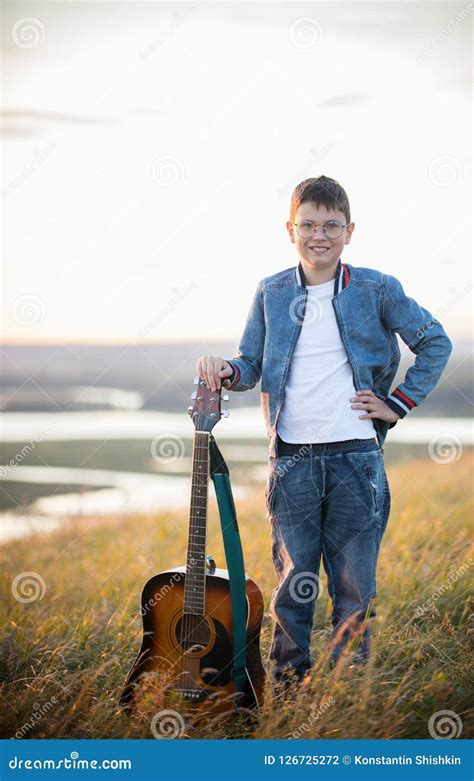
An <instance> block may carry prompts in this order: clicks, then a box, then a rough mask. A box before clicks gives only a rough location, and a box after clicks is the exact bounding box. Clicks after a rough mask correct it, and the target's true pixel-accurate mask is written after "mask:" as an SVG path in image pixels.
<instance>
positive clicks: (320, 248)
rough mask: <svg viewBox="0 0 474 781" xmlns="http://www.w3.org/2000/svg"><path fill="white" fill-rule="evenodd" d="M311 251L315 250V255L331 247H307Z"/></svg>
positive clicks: (322, 253)
mask: <svg viewBox="0 0 474 781" xmlns="http://www.w3.org/2000/svg"><path fill="white" fill-rule="evenodd" d="M309 249H310V250H311V252H315V253H316V255H324V253H325V252H328V251H329V250H330V249H331V247H309Z"/></svg>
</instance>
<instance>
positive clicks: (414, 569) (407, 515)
mask: <svg viewBox="0 0 474 781" xmlns="http://www.w3.org/2000/svg"><path fill="white" fill-rule="evenodd" d="M388 473H389V480H390V487H391V494H392V512H391V517H390V520H389V524H388V527H387V531H386V534H385V536H384V539H383V542H382V550H381V556H380V561H379V569H378V595H377V612H378V616H377V619H376V623H375V627H374V636H373V637H374V639H373V649H372V657H371V660H370V662H369V663H368V665H366V666H365V667H364V668H362V669H356V670H353V669H350V668H349V666H348V664H346V663H345V662H344V663H343V664H342V665H341V666H340V667H339V668H337V669H335V670H332V671H331V670H330V669H329V667H328V663H327V657H326V646H327V638H328V635H329V624H330V604H329V603H328V601H327V599H326V598H325V597H323V598H322V599H321V600H320V602H318V605H317V609H316V613H315V624H314V635H313V639H314V648H313V652H314V654H315V655H316V656H318V661H317V662H316V664H315V666H314V669H313V671H312V674H311V676H310V679H309V680H308V682H307V684H306V686H305V687H303V688H302V689H301V691H300V692H299V694H298V695H297V698H296V700H295V701H294V702H293V703H292V704H287V705H285V704H284V703H281V702H275V700H273V699H272V697H271V696H267V697H266V702H265V706H264V708H263V711H262V713H261V718H260V722H259V724H258V726H256V728H255V729H254V730H253V731H249V730H248V728H247V727H245V725H243V724H238V723H236V724H235V725H234V726H233V728H232V731H231V732H230V733H229V732H228V733H227V734H228V735H229V736H231V737H236V736H245V735H247V736H249V737H254V738H275V737H277V738H288V737H292V736H293V737H301V738H318V737H325V738H427V737H429V732H428V720H429V718H430V716H431V715H432V714H433V713H435V712H438V711H441V710H450V711H454V712H455V713H457V714H458V715H459V717H460V718H461V719H462V721H463V733H462V737H469V735H471V736H472V727H471V726H470V723H469V714H468V702H469V701H471V700H472V686H471V684H472V677H471V669H472V668H471V666H470V661H471V659H472V657H471V656H470V645H469V640H470V629H471V627H470V625H469V621H470V619H472V611H473V609H472V605H471V607H469V603H468V599H469V581H470V579H471V578H470V575H471V573H472V565H473V564H474V558H473V553H472V550H470V549H469V538H470V528H471V524H470V522H471V518H472V507H471V506H470V493H471V491H472V454H471V452H470V451H469V450H468V449H465V451H464V454H463V456H462V458H461V459H460V460H459V461H457V462H454V463H450V464H445V465H441V464H436V463H433V462H432V461H430V460H428V459H427V460H426V461H421V460H420V461H414V462H411V463H408V464H407V463H404V464H398V465H395V466H392V467H390V468H388ZM237 509H238V512H239V523H240V527H241V533H242V539H243V544H244V551H245V556H246V569H247V572H248V573H250V574H251V576H252V577H253V578H254V579H255V580H256V582H257V583H258V584H259V586H260V588H261V589H262V591H263V594H264V597H265V608H266V610H267V609H268V603H269V599H270V596H271V592H272V589H273V587H274V585H275V578H274V573H273V567H272V563H271V556H270V542H269V534H270V530H269V525H268V522H267V520H266V518H265V508H264V499H263V491H262V490H259V491H257V492H256V493H255V494H254V495H253V496H252V497H250V498H249V499H247V500H246V501H245V502H239V504H238V508H237ZM211 510H212V512H211V518H210V533H209V544H208V553H210V554H212V555H213V556H214V558H215V559H216V561H217V564H218V566H225V563H224V556H223V550H222V544H221V541H220V536H219V534H218V526H217V515H216V507H215V503H214V501H212V503H211ZM186 539H187V513H186V512H172V513H170V514H168V515H156V516H152V517H151V516H134V517H131V518H122V519H115V518H106V519H103V518H101V519H97V518H88V519H80V520H76V521H75V522H73V523H71V525H70V526H68V527H67V528H63V529H61V530H58V531H55V532H53V533H52V534H50V535H45V534H38V535H36V536H35V537H31V538H29V539H25V540H21V541H15V542H12V543H10V544H8V545H6V546H4V547H3V548H2V549H1V557H2V559H3V561H2V564H3V567H2V569H3V572H4V574H3V578H2V597H3V602H4V605H5V609H4V611H3V612H4V616H5V619H6V620H5V622H4V625H3V628H2V630H1V635H0V653H1V669H2V672H3V692H2V693H3V699H2V716H1V722H0V723H1V728H0V730H1V735H2V737H11V736H15V734H17V736H20V735H21V736H23V737H25V738H29V737H36V738H37V737H43V738H53V737H54V738H68V737H79V738H132V737H134V738H136V737H144V738H147V737H148V738H151V737H152V733H151V731H150V722H151V719H152V717H153V715H154V714H156V713H157V712H158V711H159V709H160V702H159V699H153V698H150V697H148V698H147V699H145V700H144V702H143V704H142V705H141V707H140V709H139V712H137V713H136V714H135V716H134V717H133V718H128V717H126V716H124V715H123V714H122V713H121V712H120V710H119V708H118V696H119V694H120V690H121V687H122V685H123V683H124V680H125V676H126V673H127V672H128V669H129V666H130V664H131V662H132V660H133V659H134V657H135V655H136V653H137V651H138V649H139V646H140V640H141V619H140V615H139V601H140V593H141V588H142V586H143V584H144V583H145V581H146V580H148V578H149V577H150V576H151V575H153V574H155V573H156V572H158V571H160V570H161V569H167V568H169V567H172V566H173V565H177V564H182V563H184V560H185V548H186ZM25 571H26V572H28V571H33V572H35V573H38V574H39V575H40V576H41V578H43V580H44V583H45V587H46V591H45V594H44V596H43V598H42V599H37V600H36V601H33V602H31V603H22V602H19V601H18V600H17V599H15V598H14V597H13V596H12V581H13V579H14V578H15V576H17V575H18V574H19V573H22V572H25ZM325 591H326V590H325ZM429 600H431V603H432V605H431V606H429V605H428V604H427V603H428V601H429ZM420 606H425V608H427V609H426V610H425V612H424V613H423V615H420V614H419V612H420V611H419V610H418V608H419V607H420ZM271 630H272V622H271V620H270V618H269V617H268V615H266V617H265V621H264V626H263V629H262V652H263V656H264V659H266V655H267V652H268V648H269V644H270V638H271ZM225 729H226V728H225V726H224V725H219V724H218V725H216V724H214V725H212V729H211V728H210V727H209V726H208V727H203V728H202V729H201V731H200V733H199V736H200V737H213V738H215V737H219V736H220V735H224V734H225ZM227 729H228V728H227Z"/></svg>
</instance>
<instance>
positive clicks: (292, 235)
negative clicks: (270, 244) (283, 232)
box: [286, 220, 295, 244]
mask: <svg viewBox="0 0 474 781" xmlns="http://www.w3.org/2000/svg"><path fill="white" fill-rule="evenodd" d="M286 229H287V231H288V235H289V237H290V239H291V241H292V242H293V244H294V243H295V226H294V225H292V224H291V222H290V220H287V222H286Z"/></svg>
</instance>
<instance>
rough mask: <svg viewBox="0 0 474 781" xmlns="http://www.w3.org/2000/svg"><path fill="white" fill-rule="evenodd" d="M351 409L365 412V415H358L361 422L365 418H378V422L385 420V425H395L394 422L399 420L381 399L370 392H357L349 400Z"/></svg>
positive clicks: (398, 416)
mask: <svg viewBox="0 0 474 781" xmlns="http://www.w3.org/2000/svg"><path fill="white" fill-rule="evenodd" d="M351 402H353V403H352V404H351V407H352V409H360V410H364V411H365V413H366V414H365V415H359V418H360V419H361V420H365V419H367V418H379V420H385V421H387V423H395V421H396V420H400V415H397V413H396V412H394V411H393V409H391V407H389V406H388V404H385V402H384V401H382V399H379V397H378V396H376V395H375V393H374V392H373V391H371V390H368V389H367V390H365V389H364V390H358V391H356V395H355V396H354V397H353V398H352V399H351Z"/></svg>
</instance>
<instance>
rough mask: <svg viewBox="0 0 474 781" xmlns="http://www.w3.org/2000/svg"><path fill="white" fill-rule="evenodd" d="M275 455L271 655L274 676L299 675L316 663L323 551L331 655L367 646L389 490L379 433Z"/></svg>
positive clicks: (358, 655)
mask: <svg viewBox="0 0 474 781" xmlns="http://www.w3.org/2000/svg"><path fill="white" fill-rule="evenodd" d="M284 448H285V445H284V443H282V441H281V439H280V438H277V455H276V457H270V472H269V477H268V482H267V486H266V503H267V510H268V514H267V518H268V519H269V520H270V522H271V529H272V557H273V564H274V567H275V571H276V574H277V578H278V585H277V587H276V588H275V590H274V592H273V595H272V601H271V604H270V611H271V613H272V615H273V618H274V620H275V628H274V634H273V641H272V646H271V649H270V655H269V660H270V662H272V663H273V665H274V667H273V674H274V678H275V680H277V681H278V680H281V679H282V678H283V679H287V673H288V672H290V673H296V675H297V676H298V677H302V676H303V675H304V674H305V673H306V672H307V670H309V668H310V667H311V665H312V662H313V660H312V658H311V656H310V640H311V630H312V625H313V614H314V606H315V600H316V598H317V597H318V596H319V595H320V593H321V585H320V581H319V565H320V559H321V556H322V560H323V566H324V569H325V571H326V575H327V581H328V592H329V596H330V598H331V601H332V632H331V637H330V642H329V648H330V655H331V658H332V661H333V662H337V660H338V659H339V657H340V656H341V654H342V653H343V651H344V649H345V648H346V646H349V648H348V651H351V650H355V653H354V654H353V656H352V660H353V661H354V662H363V661H365V660H366V659H367V658H368V656H369V653H370V628H369V625H368V621H367V618H369V617H370V616H374V615H375V608H374V605H373V603H372V600H373V598H374V597H375V595H376V579H375V570H376V564H377V557H378V553H379V547H380V542H381V539H382V535H383V533H384V531H385V527H386V525H387V521H388V517H389V514H390V490H389V486H388V481H387V475H386V472H385V465H384V460H383V453H382V451H381V449H380V447H379V445H378V443H377V441H376V439H375V438H374V439H353V440H345V441H342V442H330V443H324V444H316V445H311V446H309V445H303V446H302V447H301V448H299V451H298V452H297V453H296V454H295V455H281V452H284Z"/></svg>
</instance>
